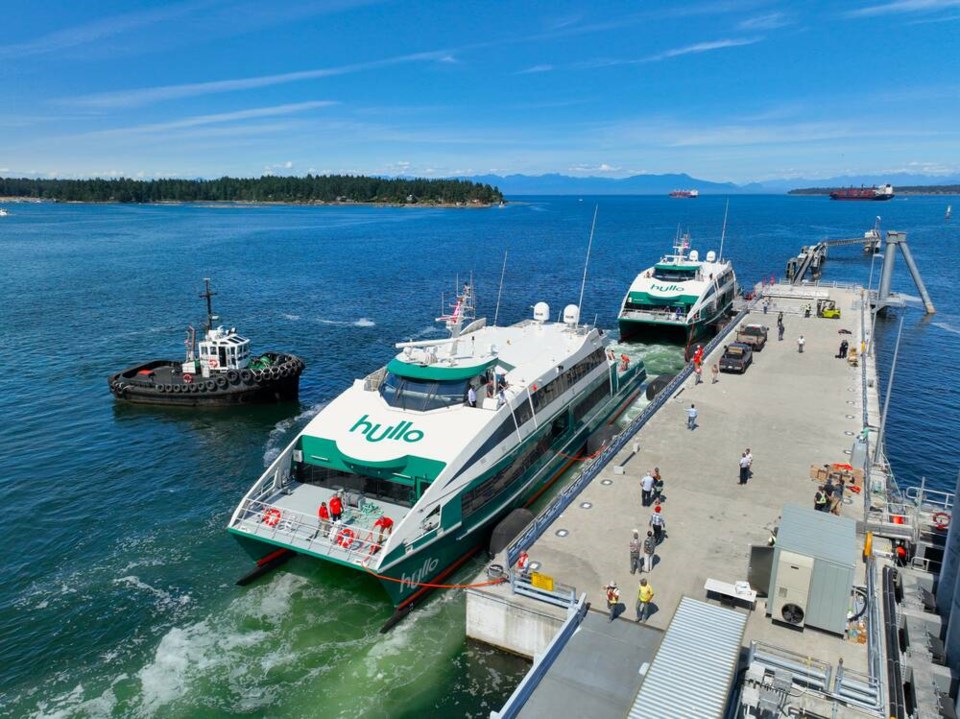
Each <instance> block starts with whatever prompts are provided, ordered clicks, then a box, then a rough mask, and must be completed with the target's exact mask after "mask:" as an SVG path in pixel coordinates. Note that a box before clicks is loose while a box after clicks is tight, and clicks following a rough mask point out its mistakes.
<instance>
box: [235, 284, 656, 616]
mask: <svg viewBox="0 0 960 719" xmlns="http://www.w3.org/2000/svg"><path fill="white" fill-rule="evenodd" d="M579 314H580V312H579V308H578V307H577V306H576V305H567V307H566V308H565V309H564V313H563V320H562V321H559V322H551V321H550V319H549V318H550V308H549V306H548V305H547V304H546V303H545V302H539V303H537V304H536V305H535V306H534V308H533V317H532V319H526V320H523V321H521V322H519V323H517V324H514V325H511V326H506V327H500V326H490V325H487V323H486V320H485V319H483V318H480V319H477V318H476V313H475V309H474V292H473V288H472V286H471V285H470V284H467V285H466V286H464V287H463V290H462V292H458V293H457V299H456V303H455V304H454V305H453V306H452V312H451V313H450V314H448V315H444V316H442V317H439V318H438V319H437V321H438V322H443V323H444V325H445V327H446V328H447V329H448V330H449V337H444V338H438V339H435V340H426V341H418V342H401V343H399V344H397V345H396V348H397V349H398V350H399V353H398V354H397V355H396V356H395V357H394V358H393V359H391V360H390V362H389V363H388V364H387V365H386V366H385V367H382V368H380V369H378V370H376V371H375V372H373V373H372V374H370V375H368V376H366V377H364V378H363V379H357V380H355V381H354V382H353V385H352V386H350V387H349V388H348V389H346V390H345V391H344V392H343V393H342V394H341V395H339V396H338V397H337V398H336V399H334V400H333V401H332V402H330V404H328V405H327V406H326V407H324V408H323V410H321V412H320V413H319V414H318V415H317V416H316V417H315V418H314V419H313V420H312V421H311V422H310V423H309V424H308V425H307V426H306V428H305V429H304V430H303V431H302V432H301V433H300V434H299V435H298V436H297V437H296V438H295V439H294V440H293V442H292V443H291V444H290V445H289V446H288V447H287V448H286V449H285V450H284V451H283V452H282V453H281V454H280V455H279V456H278V457H277V458H276V460H274V461H273V462H272V463H271V465H270V466H269V467H268V468H267V471H266V472H264V474H263V475H262V476H261V477H260V478H259V479H258V480H257V481H256V483H255V484H254V485H253V487H252V488H251V489H250V491H249V492H247V494H246V496H244V497H243V499H242V501H241V502H240V504H239V505H238V506H237V508H236V510H235V511H234V512H233V515H232V516H231V518H230V520H229V524H228V527H227V530H228V531H229V532H230V533H231V534H232V535H234V536H235V538H236V539H237V540H238V541H239V542H240V544H241V545H242V546H243V547H244V549H245V550H246V551H247V552H248V553H249V554H250V555H251V556H252V557H253V558H254V559H256V560H257V561H258V566H263V565H264V564H267V563H270V562H272V561H273V559H274V558H278V557H281V556H282V555H284V554H289V551H292V552H296V553H298V554H303V555H306V556H309V557H313V558H316V559H320V560H323V561H327V562H332V563H335V564H339V565H343V566H346V567H350V568H352V569H355V570H357V571H358V572H363V573H366V574H369V575H370V576H371V577H375V578H376V579H378V580H379V581H380V582H381V584H382V586H383V587H384V589H385V590H386V593H387V595H388V596H389V597H390V600H391V601H392V602H393V604H394V605H395V606H396V607H398V609H404V608H407V607H409V606H411V605H412V603H413V602H415V601H416V600H417V599H418V598H420V597H422V596H423V595H424V594H425V593H426V592H427V591H429V589H430V588H431V587H429V586H427V585H431V584H436V583H438V582H441V581H443V579H444V578H445V577H446V576H448V575H449V574H450V573H451V572H453V571H454V570H455V569H456V568H457V567H458V566H459V565H460V564H462V563H463V562H464V561H466V559H467V558H469V556H470V555H472V554H473V552H474V551H475V550H476V549H477V548H479V547H480V546H481V545H482V544H484V543H485V542H486V541H487V540H488V537H489V530H490V529H491V528H492V527H493V526H494V525H495V524H496V523H498V522H499V521H500V520H501V519H503V518H504V517H505V516H506V515H507V514H508V513H510V512H511V511H512V510H513V509H516V508H518V507H522V506H524V505H527V504H529V503H530V502H532V501H533V500H534V499H535V498H536V497H537V496H538V495H539V494H540V493H541V492H543V491H544V490H545V489H546V487H547V486H549V484H550V483H551V482H552V481H553V480H554V479H556V477H557V476H559V474H560V473H561V472H562V471H563V470H564V469H566V468H567V467H568V466H570V465H571V464H572V462H573V461H574V460H575V459H576V458H577V457H578V455H579V454H580V453H581V451H582V450H583V448H584V446H585V445H586V443H587V440H588V438H590V437H591V435H594V433H597V432H598V430H600V431H601V433H602V432H604V431H607V429H608V428H606V425H607V424H609V423H611V422H612V421H613V420H614V419H615V418H616V417H617V415H618V414H619V413H620V412H621V411H622V410H623V409H625V408H626V406H627V405H628V404H629V403H630V402H631V401H632V400H633V399H635V398H636V397H637V396H638V394H639V393H640V391H641V388H642V384H643V382H644V380H645V379H646V371H645V369H644V367H643V363H642V362H640V361H631V360H630V358H629V357H628V356H627V355H621V356H619V357H618V356H617V355H616V354H615V353H614V352H613V351H612V349H611V348H610V343H611V338H610V336H609V335H608V334H605V333H604V332H603V331H602V330H600V329H598V328H596V327H590V326H586V325H583V324H581V323H580V322H579ZM322 504H324V505H325V506H324V507H323V508H322V509H321V505H322ZM334 508H336V509H340V510H341V511H342V516H339V517H338V516H337V514H338V513H337V512H335V511H333V510H334ZM255 571H256V570H255Z"/></svg>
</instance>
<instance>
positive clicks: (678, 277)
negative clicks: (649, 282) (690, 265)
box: [653, 267, 697, 282]
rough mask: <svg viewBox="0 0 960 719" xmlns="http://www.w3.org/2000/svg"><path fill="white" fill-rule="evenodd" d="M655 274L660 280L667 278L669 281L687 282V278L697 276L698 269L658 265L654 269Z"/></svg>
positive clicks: (690, 278)
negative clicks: (660, 266)
mask: <svg viewBox="0 0 960 719" xmlns="http://www.w3.org/2000/svg"><path fill="white" fill-rule="evenodd" d="M653 276H654V278H655V279H658V280H665V281H667V282H686V281H687V280H692V279H694V278H696V276H697V271H696V269H691V270H681V269H677V268H676V267H670V268H659V267H656V268H654V270H653Z"/></svg>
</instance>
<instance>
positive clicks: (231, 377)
mask: <svg viewBox="0 0 960 719" xmlns="http://www.w3.org/2000/svg"><path fill="white" fill-rule="evenodd" d="M239 379H240V374H239V373H238V372H237V371H236V370H235V369H232V370H228V371H227V382H229V383H230V384H236V383H237V381H238V380H239Z"/></svg>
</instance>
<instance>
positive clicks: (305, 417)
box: [263, 402, 327, 467]
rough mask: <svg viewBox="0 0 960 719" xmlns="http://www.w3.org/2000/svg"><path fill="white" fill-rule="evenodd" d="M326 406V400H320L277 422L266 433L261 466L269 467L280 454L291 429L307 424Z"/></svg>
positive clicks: (287, 442) (288, 439)
mask: <svg viewBox="0 0 960 719" xmlns="http://www.w3.org/2000/svg"><path fill="white" fill-rule="evenodd" d="M326 406H327V403H326V402H320V403H318V404H315V405H311V406H310V407H308V408H307V409H305V410H304V411H303V412H301V413H300V414H298V415H296V416H294V417H287V418H286V419H282V420H280V421H279V422H277V423H276V424H275V425H274V426H273V429H271V430H270V433H269V434H268V435H267V446H266V448H265V449H264V451H263V466H264V467H269V466H270V464H271V462H273V460H275V459H276V458H277V457H279V456H280V452H282V451H283V448H284V447H286V446H287V444H289V442H290V431H291V430H294V429H299V428H300V427H302V426H304V425H305V424H307V422H309V421H310V420H311V419H313V418H314V417H316V416H317V414H318V413H319V412H320V410H322V409H323V408H324V407H326Z"/></svg>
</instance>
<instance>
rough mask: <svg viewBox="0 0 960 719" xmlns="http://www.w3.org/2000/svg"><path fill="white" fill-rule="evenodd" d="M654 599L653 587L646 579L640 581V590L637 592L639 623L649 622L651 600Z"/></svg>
mask: <svg viewBox="0 0 960 719" xmlns="http://www.w3.org/2000/svg"><path fill="white" fill-rule="evenodd" d="M651 599H653V585H651V584H650V582H648V581H647V580H646V579H645V578H644V579H641V580H640V589H639V590H638V591H637V621H638V622H645V621H647V616H648V615H649V613H650V600H651Z"/></svg>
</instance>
